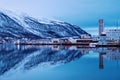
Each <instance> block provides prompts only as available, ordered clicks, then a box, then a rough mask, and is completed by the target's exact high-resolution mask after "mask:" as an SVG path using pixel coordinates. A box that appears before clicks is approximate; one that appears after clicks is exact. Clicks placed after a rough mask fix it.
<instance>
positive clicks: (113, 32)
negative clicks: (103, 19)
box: [106, 29, 120, 41]
mask: <svg viewBox="0 0 120 80" xmlns="http://www.w3.org/2000/svg"><path fill="white" fill-rule="evenodd" d="M106 36H107V37H108V40H113V41H115V40H116V41H119V40H120V29H109V30H107V31H106Z"/></svg>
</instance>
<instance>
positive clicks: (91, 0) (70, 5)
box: [0, 0, 120, 27]
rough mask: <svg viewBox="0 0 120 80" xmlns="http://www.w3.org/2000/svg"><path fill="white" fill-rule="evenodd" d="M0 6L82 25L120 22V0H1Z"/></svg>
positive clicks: (90, 25)
mask: <svg viewBox="0 0 120 80" xmlns="http://www.w3.org/2000/svg"><path fill="white" fill-rule="evenodd" d="M0 8H2V9H8V10H12V11H14V12H24V13H27V14H29V15H32V16H34V17H37V18H41V17H42V18H43V17H44V18H53V19H57V20H62V21H66V22H70V23H72V24H75V25H78V26H81V27H92V26H97V25H98V23H97V22H98V19H99V18H103V19H104V21H105V25H106V26H115V25H116V22H117V20H118V22H119V24H120V0H0Z"/></svg>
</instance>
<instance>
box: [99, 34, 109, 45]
mask: <svg viewBox="0 0 120 80" xmlns="http://www.w3.org/2000/svg"><path fill="white" fill-rule="evenodd" d="M98 40H99V41H98V44H99V45H106V44H107V36H106V33H105V32H102V33H101V35H100V36H98Z"/></svg>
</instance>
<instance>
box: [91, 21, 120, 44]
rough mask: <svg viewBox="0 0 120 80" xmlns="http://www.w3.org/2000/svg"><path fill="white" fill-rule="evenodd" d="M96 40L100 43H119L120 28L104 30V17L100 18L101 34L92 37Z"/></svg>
mask: <svg viewBox="0 0 120 80" xmlns="http://www.w3.org/2000/svg"><path fill="white" fill-rule="evenodd" d="M92 39H93V40H94V41H98V45H119V44H120V29H118V28H116V29H107V30H106V31H104V22H103V19H100V20H99V35H94V36H93V37H92Z"/></svg>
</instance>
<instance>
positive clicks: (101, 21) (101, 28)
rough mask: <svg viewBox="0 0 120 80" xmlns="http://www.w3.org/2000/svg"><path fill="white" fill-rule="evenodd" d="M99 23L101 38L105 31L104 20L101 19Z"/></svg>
mask: <svg viewBox="0 0 120 80" xmlns="http://www.w3.org/2000/svg"><path fill="white" fill-rule="evenodd" d="M98 23H99V36H100V35H101V34H102V32H103V31H104V28H103V25H104V23H103V19H99V21H98Z"/></svg>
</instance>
